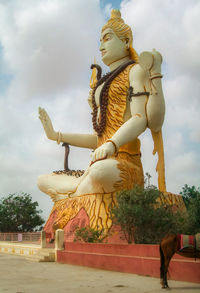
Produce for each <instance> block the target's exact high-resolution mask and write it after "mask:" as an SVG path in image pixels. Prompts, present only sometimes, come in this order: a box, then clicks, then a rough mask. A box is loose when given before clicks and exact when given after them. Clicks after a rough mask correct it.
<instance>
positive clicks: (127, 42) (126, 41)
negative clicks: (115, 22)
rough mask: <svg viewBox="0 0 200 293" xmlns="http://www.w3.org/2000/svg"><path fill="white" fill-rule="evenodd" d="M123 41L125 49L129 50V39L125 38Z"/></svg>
mask: <svg viewBox="0 0 200 293" xmlns="http://www.w3.org/2000/svg"><path fill="white" fill-rule="evenodd" d="M125 43H126V49H127V50H129V48H130V41H129V39H125Z"/></svg>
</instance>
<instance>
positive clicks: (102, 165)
mask: <svg viewBox="0 0 200 293" xmlns="http://www.w3.org/2000/svg"><path fill="white" fill-rule="evenodd" d="M109 163H110V162H108V161H106V160H105V161H100V162H96V163H95V164H94V165H92V166H91V169H90V176H91V179H92V181H94V182H98V183H100V184H104V183H105V182H109V181H110V179H111V177H112V172H111V169H112V168H111V167H110V164H109ZM112 171H113V169H112Z"/></svg>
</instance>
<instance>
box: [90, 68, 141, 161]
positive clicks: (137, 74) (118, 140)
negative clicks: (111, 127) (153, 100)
mask: <svg viewBox="0 0 200 293" xmlns="http://www.w3.org/2000/svg"><path fill="white" fill-rule="evenodd" d="M145 78H146V75H145V71H144V70H143V69H142V68H141V66H140V65H139V64H137V65H135V66H134V67H133V68H132V69H131V71H130V74H129V79H130V86H132V87H133V89H134V93H140V94H139V95H138V96H133V97H132V98H131V101H130V110H131V117H130V119H128V120H127V121H126V122H125V123H124V124H123V125H122V126H121V127H120V128H119V129H118V130H117V131H116V133H115V134H114V135H113V136H112V137H111V138H110V140H111V141H109V142H106V143H104V144H103V145H102V146H100V147H99V148H97V149H96V150H95V152H94V153H93V155H92V161H93V162H94V161H96V160H99V159H102V158H105V157H107V156H111V155H113V154H114V152H115V151H116V149H119V148H120V147H121V146H122V145H124V144H126V143H128V142H130V141H132V140H134V139H136V138H137V137H138V136H139V135H140V134H141V133H142V132H144V131H145V129H146V127H147V117H146V103H147V95H146V94H145V89H144V81H145Z"/></svg>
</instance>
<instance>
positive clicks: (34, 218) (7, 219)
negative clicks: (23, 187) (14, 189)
mask: <svg viewBox="0 0 200 293" xmlns="http://www.w3.org/2000/svg"><path fill="white" fill-rule="evenodd" d="M37 207H38V203H37V202H36V201H35V202H33V201H32V197H31V196H30V195H29V194H27V193H22V194H21V195H19V194H16V193H15V194H10V195H8V196H7V197H3V198H2V199H1V200H0V231H1V232H32V231H37V230H41V229H42V226H41V225H42V224H44V222H45V221H44V219H43V218H42V217H41V216H40V214H41V212H42V211H41V210H37Z"/></svg>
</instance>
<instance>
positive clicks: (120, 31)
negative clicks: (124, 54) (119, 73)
mask: <svg viewBox="0 0 200 293" xmlns="http://www.w3.org/2000/svg"><path fill="white" fill-rule="evenodd" d="M107 28H111V29H112V30H113V31H114V32H115V34H116V35H117V36H118V38H119V39H120V40H126V39H128V40H129V54H130V58H131V59H132V60H134V61H135V62H138V55H137V53H136V51H135V49H134V48H133V47H132V43H133V35H132V31H131V28H130V26H128V25H127V24H125V23H124V20H123V19H122V18H121V13H120V11H119V10H116V9H113V10H112V11H111V15H110V19H109V20H108V21H107V23H106V24H105V25H104V26H103V28H102V32H103V31H104V30H105V29H107Z"/></svg>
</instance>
